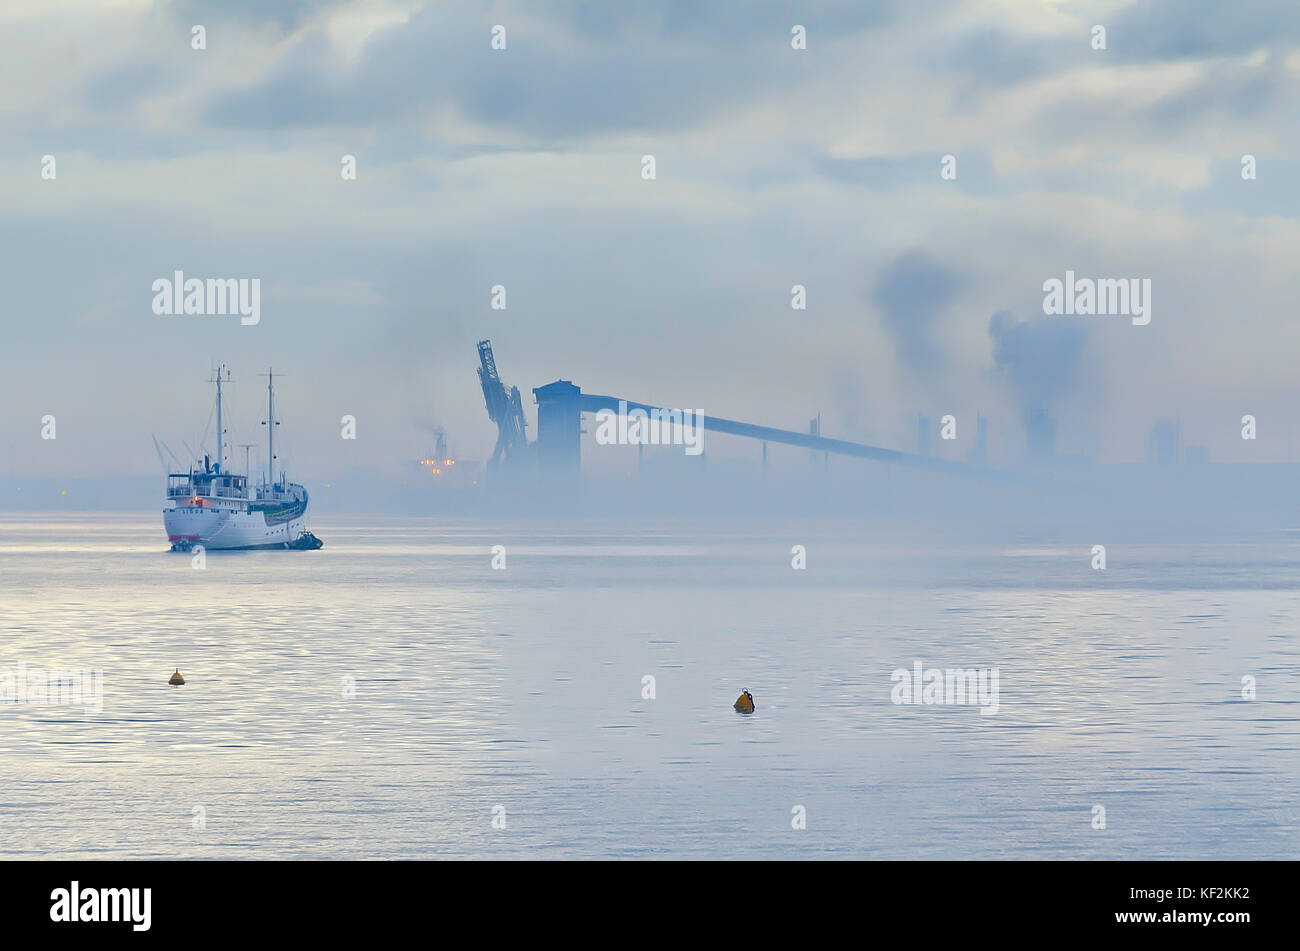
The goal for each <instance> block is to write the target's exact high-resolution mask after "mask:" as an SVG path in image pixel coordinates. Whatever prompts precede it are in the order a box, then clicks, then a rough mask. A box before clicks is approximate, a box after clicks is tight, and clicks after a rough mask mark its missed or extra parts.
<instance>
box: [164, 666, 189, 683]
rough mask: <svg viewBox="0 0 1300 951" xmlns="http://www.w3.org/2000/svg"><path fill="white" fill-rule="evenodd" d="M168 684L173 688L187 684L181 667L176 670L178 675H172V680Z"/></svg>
mask: <svg viewBox="0 0 1300 951" xmlns="http://www.w3.org/2000/svg"><path fill="white" fill-rule="evenodd" d="M167 682H168V683H169V684H171V685H172V686H173V687H179V686H180V685H181V684H183V683H185V678H184V677H182V676H181V669H180V668H179V667H177V668H176V673H174V674H172V679H171V680H169V681H167Z"/></svg>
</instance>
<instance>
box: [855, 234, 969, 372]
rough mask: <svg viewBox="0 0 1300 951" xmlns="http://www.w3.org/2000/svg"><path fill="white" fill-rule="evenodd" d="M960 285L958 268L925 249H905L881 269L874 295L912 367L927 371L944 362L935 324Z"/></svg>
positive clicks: (897, 343)
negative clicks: (945, 263)
mask: <svg viewBox="0 0 1300 951" xmlns="http://www.w3.org/2000/svg"><path fill="white" fill-rule="evenodd" d="M960 286H961V279H960V277H959V276H958V275H957V273H956V272H954V271H951V270H949V269H948V268H946V267H944V265H943V264H941V263H940V262H939V261H937V260H936V259H935V258H934V257H933V256H931V255H930V254H929V253H927V252H926V251H923V250H911V251H907V252H905V253H904V254H902V255H900V256H899V257H898V258H897V259H895V260H894V261H893V262H891V263H890V264H889V265H888V266H887V267H885V268H884V270H883V271H882V272H881V274H880V277H879V279H878V280H877V282H876V287H875V291H874V292H873V297H874V299H875V302H876V305H877V306H878V307H879V308H880V311H881V314H882V316H883V318H884V326H885V329H886V330H888V331H889V333H890V335H891V336H892V337H893V339H894V344H895V346H896V347H897V349H898V356H899V359H901V360H902V361H903V362H904V363H905V364H906V365H907V366H908V367H909V368H911V369H913V370H917V371H927V370H932V369H935V368H936V367H937V366H938V365H939V364H940V363H941V362H942V355H941V353H940V350H939V348H938V346H937V344H936V343H935V341H934V327H935V324H936V323H937V322H938V320H939V318H940V317H941V316H942V315H943V312H944V311H945V310H947V309H948V307H949V305H951V304H952V302H953V300H954V299H955V298H956V294H957V290H958V288H959V287H960Z"/></svg>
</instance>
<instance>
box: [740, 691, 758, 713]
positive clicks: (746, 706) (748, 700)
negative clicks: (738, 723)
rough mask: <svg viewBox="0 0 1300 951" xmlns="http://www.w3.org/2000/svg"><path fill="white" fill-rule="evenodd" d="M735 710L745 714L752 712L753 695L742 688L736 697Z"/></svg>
mask: <svg viewBox="0 0 1300 951" xmlns="http://www.w3.org/2000/svg"><path fill="white" fill-rule="evenodd" d="M736 712H737V713H743V714H745V715H746V716H748V715H749V714H751V713H753V712H754V695H753V694H752V693H750V692H749V691H748V690H742V691H741V692H740V696H739V697H737V698H736Z"/></svg>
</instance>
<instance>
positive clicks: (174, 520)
mask: <svg viewBox="0 0 1300 951" xmlns="http://www.w3.org/2000/svg"><path fill="white" fill-rule="evenodd" d="M163 525H164V527H165V528H166V529H167V540H168V541H170V542H171V543H172V547H173V548H176V549H179V550H187V549H190V548H194V547H196V546H200V545H201V546H202V547H203V548H204V549H206V550H208V551H249V550H255V549H261V548H288V547H290V546H291V545H292V544H293V543H294V542H296V541H297V540H298V539H299V538H300V537H302V534H303V532H305V531H306V530H307V509H306V506H303V509H302V511H301V513H299V514H297V515H295V516H294V517H292V518H289V519H285V520H283V521H276V522H274V523H272V524H269V525H268V524H267V521H266V516H265V513H264V512H258V511H254V512H227V511H216V510H213V509H192V508H177V509H167V510H164V511H163Z"/></svg>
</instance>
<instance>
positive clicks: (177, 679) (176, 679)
mask: <svg viewBox="0 0 1300 951" xmlns="http://www.w3.org/2000/svg"><path fill="white" fill-rule="evenodd" d="M167 682H168V683H169V684H171V685H172V686H173V687H179V686H180V685H181V684H183V683H185V678H184V677H182V676H181V669H180V668H179V667H177V668H176V673H174V674H172V679H171V680H169V681H167ZM737 709H739V708H737Z"/></svg>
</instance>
